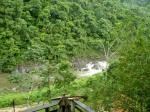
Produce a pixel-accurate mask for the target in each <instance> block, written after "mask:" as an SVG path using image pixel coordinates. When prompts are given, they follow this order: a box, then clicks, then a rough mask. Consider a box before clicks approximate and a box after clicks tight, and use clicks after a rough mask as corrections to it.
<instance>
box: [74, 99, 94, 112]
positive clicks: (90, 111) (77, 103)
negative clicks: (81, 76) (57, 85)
mask: <svg viewBox="0 0 150 112" xmlns="http://www.w3.org/2000/svg"><path fill="white" fill-rule="evenodd" d="M73 102H74V103H75V107H77V108H79V109H80V110H84V111H86V112H95V111H94V110H93V109H92V108H90V107H89V106H87V105H85V104H83V103H81V102H80V101H73Z"/></svg>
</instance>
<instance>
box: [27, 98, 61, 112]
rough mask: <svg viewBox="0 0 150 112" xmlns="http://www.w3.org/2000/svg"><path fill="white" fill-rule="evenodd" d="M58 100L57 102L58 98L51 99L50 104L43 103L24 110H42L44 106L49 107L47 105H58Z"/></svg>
mask: <svg viewBox="0 0 150 112" xmlns="http://www.w3.org/2000/svg"><path fill="white" fill-rule="evenodd" d="M58 102H59V100H53V101H52V102H51V103H50V104H49V103H47V104H44V105H38V106H36V107H33V108H30V109H27V110H25V111H24V112H36V111H39V110H42V109H46V108H49V107H52V106H56V105H58Z"/></svg>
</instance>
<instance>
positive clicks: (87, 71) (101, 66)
mask: <svg viewBox="0 0 150 112" xmlns="http://www.w3.org/2000/svg"><path fill="white" fill-rule="evenodd" d="M108 66H109V64H108V63H107V62H106V61H97V62H89V63H87V64H86V65H85V67H84V68H81V69H80V71H79V73H78V75H79V76H80V77H86V76H92V75H95V74H97V73H101V72H103V71H105V70H106V69H107V68H108Z"/></svg>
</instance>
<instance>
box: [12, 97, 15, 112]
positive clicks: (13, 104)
mask: <svg viewBox="0 0 150 112" xmlns="http://www.w3.org/2000/svg"><path fill="white" fill-rule="evenodd" d="M12 106H13V111H14V112H15V100H14V99H13V101H12Z"/></svg>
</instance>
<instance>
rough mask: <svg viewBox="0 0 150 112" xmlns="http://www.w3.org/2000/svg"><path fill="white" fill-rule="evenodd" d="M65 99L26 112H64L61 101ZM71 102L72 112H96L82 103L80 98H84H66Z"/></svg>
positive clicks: (53, 100)
mask: <svg viewBox="0 0 150 112" xmlns="http://www.w3.org/2000/svg"><path fill="white" fill-rule="evenodd" d="M62 98H63V97H59V98H55V99H52V100H51V103H47V104H43V105H38V106H36V107H32V108H29V109H27V110H25V111H24V112H37V111H40V110H45V112H63V110H60V107H61V104H60V101H61V99H62ZM65 98H67V100H68V101H69V105H70V107H71V109H70V112H76V110H78V111H79V112H95V111H94V110H93V109H92V108H90V107H89V106H87V105H85V104H84V103H82V102H80V101H79V99H80V98H84V97H82V96H75V97H65Z"/></svg>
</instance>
